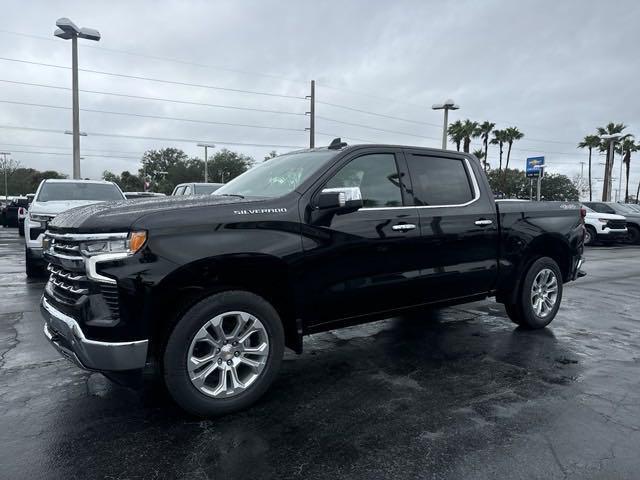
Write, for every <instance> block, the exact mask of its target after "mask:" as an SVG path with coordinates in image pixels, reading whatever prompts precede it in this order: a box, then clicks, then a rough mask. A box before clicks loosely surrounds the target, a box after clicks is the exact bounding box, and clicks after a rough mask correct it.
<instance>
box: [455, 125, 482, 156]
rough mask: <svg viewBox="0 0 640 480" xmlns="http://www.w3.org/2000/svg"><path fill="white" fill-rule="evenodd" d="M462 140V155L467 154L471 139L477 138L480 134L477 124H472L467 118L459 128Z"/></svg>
mask: <svg viewBox="0 0 640 480" xmlns="http://www.w3.org/2000/svg"><path fill="white" fill-rule="evenodd" d="M460 130H461V133H462V140H463V142H464V143H463V151H464V153H469V147H470V146H471V139H472V138H475V137H478V136H479V135H480V133H479V132H478V122H472V121H471V120H469V119H468V118H467V119H466V120H465V121H464V123H463V124H462V127H461V129H460Z"/></svg>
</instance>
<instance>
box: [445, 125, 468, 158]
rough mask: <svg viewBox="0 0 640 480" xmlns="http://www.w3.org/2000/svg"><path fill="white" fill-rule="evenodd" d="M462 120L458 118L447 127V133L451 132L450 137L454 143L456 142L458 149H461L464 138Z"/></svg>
mask: <svg viewBox="0 0 640 480" xmlns="http://www.w3.org/2000/svg"><path fill="white" fill-rule="evenodd" d="M462 128H463V127H462V122H461V121H460V120H456V121H455V122H453V123H452V124H451V125H449V128H448V129H447V133H448V134H449V138H450V139H451V141H452V142H453V143H455V144H456V150H457V151H460V144H461V143H462V140H464V132H463V130H462Z"/></svg>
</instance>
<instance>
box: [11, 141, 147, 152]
mask: <svg viewBox="0 0 640 480" xmlns="http://www.w3.org/2000/svg"><path fill="white" fill-rule="evenodd" d="M0 145H2V146H3V147H29V148H54V149H62V150H66V149H67V148H68V147H63V146H57V145H33V144H28V143H0ZM82 151H83V152H98V153H105V154H112V153H115V154H120V153H122V154H125V155H128V154H131V155H140V152H131V151H129V152H124V151H122V150H102V149H95V148H84V147H83V148H82Z"/></svg>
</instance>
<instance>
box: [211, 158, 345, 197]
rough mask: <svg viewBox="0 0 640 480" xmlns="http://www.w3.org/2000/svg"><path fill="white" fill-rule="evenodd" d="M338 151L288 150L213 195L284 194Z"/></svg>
mask: <svg viewBox="0 0 640 480" xmlns="http://www.w3.org/2000/svg"><path fill="white" fill-rule="evenodd" d="M335 154H336V151H334V150H317V151H308V152H300V153H289V154H286V155H281V156H279V157H275V158H272V159H270V160H265V161H264V162H262V163H260V164H258V165H257V166H255V167H253V168H252V169H251V170H248V171H246V172H245V173H243V174H242V175H240V176H238V177H236V178H234V179H233V180H231V181H230V182H229V183H227V184H226V185H224V186H222V187H220V188H219V189H218V190H216V191H215V192H214V193H213V194H214V195H242V196H243V197H250V196H253V197H272V198H273V197H281V196H283V195H286V194H287V193H290V192H293V191H294V190H295V189H296V188H298V186H299V185H300V184H301V183H302V182H304V181H305V180H306V179H307V178H309V177H310V176H311V174H313V173H314V172H315V171H317V170H318V169H319V168H320V167H321V166H322V165H323V164H324V163H325V162H326V161H327V160H329V159H330V158H331V157H333V156H334V155H335Z"/></svg>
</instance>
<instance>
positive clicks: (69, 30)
mask: <svg viewBox="0 0 640 480" xmlns="http://www.w3.org/2000/svg"><path fill="white" fill-rule="evenodd" d="M56 27H58V28H56V31H55V32H54V33H53V34H54V35H55V36H56V37H59V38H62V39H63V40H69V39H71V83H72V85H71V88H72V97H73V178H75V179H78V178H80V108H79V106H78V103H79V100H78V37H79V38H84V39H86V40H94V41H96V42H97V41H99V40H100V32H98V31H97V30H94V29H93V28H78V27H77V26H76V25H75V24H74V23H73V22H72V21H71V20H69V19H68V18H59V19H58V20H57V21H56Z"/></svg>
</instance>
